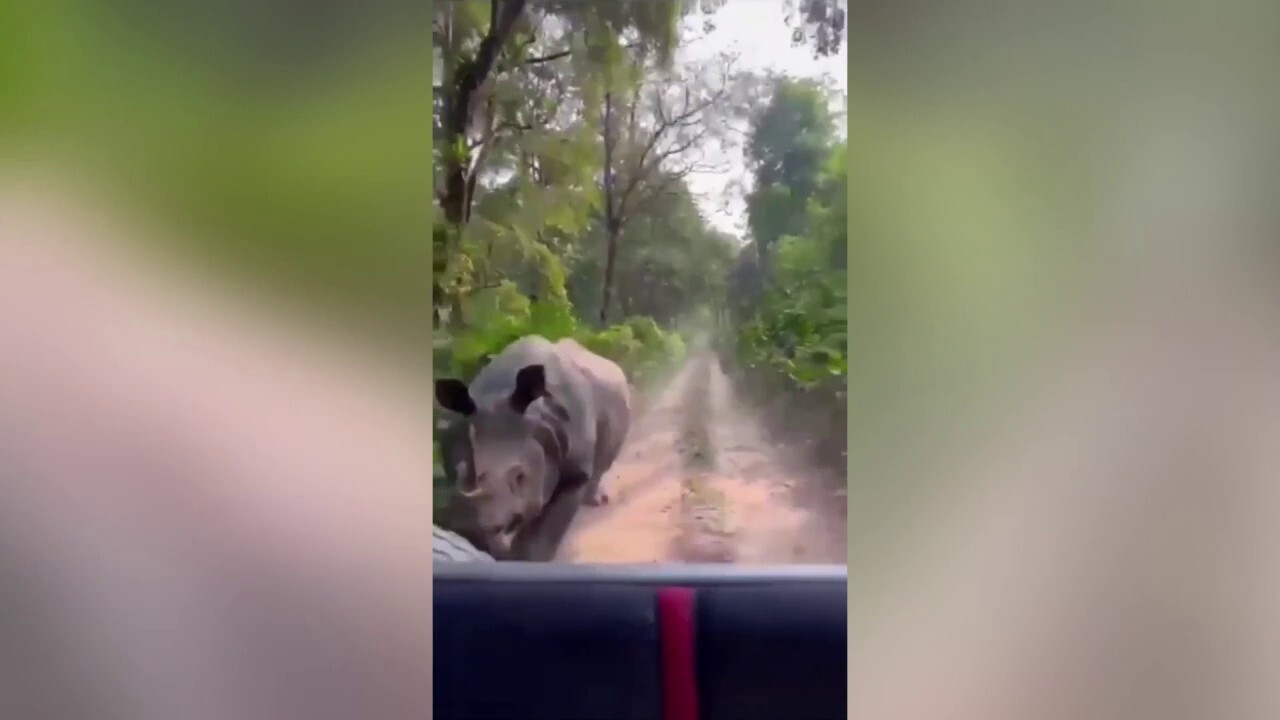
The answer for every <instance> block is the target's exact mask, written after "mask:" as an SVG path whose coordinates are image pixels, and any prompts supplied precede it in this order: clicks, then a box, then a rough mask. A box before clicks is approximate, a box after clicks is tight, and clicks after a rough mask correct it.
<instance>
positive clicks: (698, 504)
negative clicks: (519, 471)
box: [557, 349, 847, 564]
mask: <svg viewBox="0 0 1280 720" xmlns="http://www.w3.org/2000/svg"><path fill="white" fill-rule="evenodd" d="M602 487H603V488H604V490H605V491H606V492H607V493H609V495H610V503H609V504H608V505H605V506H602V507H598V508H583V510H582V512H581V513H580V514H579V516H578V518H577V519H576V520H575V522H574V526H573V528H572V529H571V530H570V531H569V535H568V537H567V538H566V539H565V542H564V545H563V546H562V548H561V550H560V555H559V557H558V558H557V560H558V561H560V562H582V563H657V562H719V563H740V564H774V563H785V564H796V563H844V562H845V560H846V557H847V549H846V529H845V517H846V512H845V497H844V491H843V484H842V483H841V482H840V481H839V479H838V478H834V477H831V476H830V473H826V472H820V471H816V470H812V469H805V468H804V467H803V464H801V463H799V462H797V461H796V459H795V458H794V457H791V453H790V452H789V451H788V450H787V449H786V448H784V447H780V446H777V445H775V444H773V443H772V442H770V440H769V439H768V438H767V437H766V435H765V432H764V430H763V427H762V424H761V423H760V422H759V419H758V418H757V417H755V416H754V414H753V413H752V412H751V410H750V409H749V408H746V407H744V406H743V405H742V404H741V403H739V402H738V401H737V400H736V398H735V397H734V393H733V389H732V386H731V384H730V381H729V379H728V377H726V375H725V373H724V370H723V369H722V368H721V367H720V364H719V362H718V360H717V359H716V357H715V355H714V354H713V353H711V352H710V351H708V350H704V349H701V350H696V351H695V352H694V353H693V354H692V355H691V357H690V359H689V360H688V362H686V364H685V365H684V366H683V367H682V368H681V369H680V370H679V371H678V372H677V373H676V374H675V375H674V377H673V378H672V379H671V381H670V382H669V383H668V384H667V385H666V387H665V388H664V389H663V390H662V391H661V392H659V393H657V394H656V396H654V397H653V398H651V399H649V402H648V403H647V411H646V412H644V413H643V415H642V416H641V417H640V418H639V419H638V420H637V422H636V423H635V425H634V426H633V427H632V430H631V433H630V437H629V439H628V441H627V445H626V447H624V448H623V451H622V456H621V457H620V458H619V459H618V461H617V463H616V464H615V465H614V467H613V469H612V470H610V472H609V474H608V475H607V476H606V477H605V480H604V483H603V485H602Z"/></svg>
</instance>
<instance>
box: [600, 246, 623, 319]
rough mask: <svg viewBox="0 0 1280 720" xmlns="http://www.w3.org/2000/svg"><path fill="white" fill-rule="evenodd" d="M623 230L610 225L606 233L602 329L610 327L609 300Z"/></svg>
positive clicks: (601, 299) (601, 300)
mask: <svg viewBox="0 0 1280 720" xmlns="http://www.w3.org/2000/svg"><path fill="white" fill-rule="evenodd" d="M621 231H622V228H621V227H620V226H619V225H618V224H617V223H613V222H611V223H609V225H608V232H606V233H605V238H606V239H605V242H606V245H605V249H604V284H603V288H602V290H601V292H600V327H602V328H604V327H608V326H609V300H610V298H611V296H612V295H613V272H614V270H615V269H616V268H617V265H618V235H619V234H620V233H621Z"/></svg>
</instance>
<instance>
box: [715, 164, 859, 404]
mask: <svg viewBox="0 0 1280 720" xmlns="http://www.w3.org/2000/svg"><path fill="white" fill-rule="evenodd" d="M844 154H845V149H844V147H843V146H839V147H837V148H836V149H835V151H834V152H833V153H832V155H831V157H830V159H829V160H828V166H827V169H826V172H825V173H824V174H823V175H822V176H821V177H820V178H819V188H818V191H817V193H816V195H817V196H816V197H815V198H814V199H812V200H810V202H809V205H808V212H807V214H806V216H805V218H804V220H803V222H802V225H803V227H806V228H808V229H809V234H807V235H804V236H794V235H788V236H784V237H783V238H782V239H781V240H780V241H779V242H778V244H777V248H776V251H775V253H774V255H773V259H772V263H771V265H770V269H771V274H770V277H769V278H768V285H767V289H766V291H765V295H764V298H763V301H762V302H761V303H760V305H759V306H758V307H757V308H756V310H755V313H754V315H753V316H751V318H750V319H749V320H747V321H746V322H745V323H744V324H743V325H742V327H741V328H740V329H739V333H738V342H737V348H736V349H737V353H738V357H739V360H740V361H741V362H742V364H743V365H744V366H745V367H747V368H749V369H756V370H765V371H767V372H768V373H770V374H774V375H777V376H779V377H782V378H786V380H787V381H788V382H789V383H791V384H793V385H794V386H795V387H797V388H800V389H802V390H806V391H807V390H812V389H815V388H818V387H821V388H826V389H828V390H829V391H830V392H832V393H840V394H841V395H842V394H843V393H844V391H845V383H846V376H847V374H848V369H849V362H848V349H847V337H848V310H847V307H848V299H847V298H848V294H847V283H848V280H847V273H846V271H845V266H844V262H843V257H844V255H843V253H844V248H845V245H846V230H845V224H844V218H845V217H846V206H847V201H846V196H847V188H848V182H847V176H846V174H845V168H846V163H845V161H844Z"/></svg>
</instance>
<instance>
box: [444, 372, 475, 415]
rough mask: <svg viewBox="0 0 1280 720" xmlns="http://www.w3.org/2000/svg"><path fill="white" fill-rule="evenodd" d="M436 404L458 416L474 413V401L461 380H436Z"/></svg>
mask: <svg viewBox="0 0 1280 720" xmlns="http://www.w3.org/2000/svg"><path fill="white" fill-rule="evenodd" d="M436 402H439V403H440V407H442V408H444V409H445V410H452V411H453V412H456V413H458V414H459V415H470V414H472V413H474V412H475V411H476V404H475V401H474V400H472V399H471V392H470V391H469V390H467V385H466V383H464V382H462V381H461V380H453V379H449V380H437V381H436Z"/></svg>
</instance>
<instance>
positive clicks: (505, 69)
mask: <svg viewBox="0 0 1280 720" xmlns="http://www.w3.org/2000/svg"><path fill="white" fill-rule="evenodd" d="M685 10H687V8H686V6H685V5H684V3H683V2H681V0H652V2H645V3H581V2H565V1H548V2H542V3H538V4H537V5H536V6H534V5H532V4H530V3H529V2H528V0H488V1H487V2H484V1H481V0H467V1H464V2H445V3H439V4H438V5H437V12H436V22H435V26H434V39H435V42H436V44H437V46H439V47H440V48H441V49H442V53H441V55H442V58H441V62H442V64H443V65H444V67H443V72H442V76H443V78H444V82H442V83H441V85H440V87H439V88H437V96H438V98H439V100H438V103H439V108H438V110H439V115H438V117H439V118H440V122H439V127H438V129H437V132H436V145H437V146H438V147H439V149H440V153H439V155H438V156H437V164H438V166H439V167H441V168H442V171H441V177H440V182H439V185H440V191H439V194H438V196H437V200H438V204H439V207H440V210H441V214H442V216H443V218H442V219H443V223H442V225H441V226H440V227H438V228H437V229H436V232H435V234H434V236H433V241H434V250H435V252H436V253H437V257H438V258H440V259H439V260H438V261H437V263H436V267H435V268H433V270H434V274H435V280H434V282H433V287H432V296H433V300H432V302H433V306H434V307H435V308H437V309H438V308H439V307H440V306H441V305H442V304H443V303H444V302H445V301H446V297H445V296H446V292H445V288H444V287H443V285H442V283H441V280H440V278H441V277H442V276H443V275H445V274H446V271H447V268H446V267H445V265H446V264H447V262H448V257H449V255H450V254H451V253H452V252H454V251H455V250H456V249H457V248H458V246H459V243H460V242H461V234H462V231H463V228H464V227H465V226H466V225H467V223H468V221H469V220H470V218H471V208H472V205H473V203H474V200H475V195H476V186H477V182H478V181H479V179H480V177H481V174H482V173H483V171H484V169H485V168H484V164H483V161H484V160H485V159H487V157H488V153H487V152H486V151H487V150H488V149H489V148H491V147H492V145H493V144H494V143H495V142H496V141H497V140H498V139H499V136H500V134H501V131H503V130H507V131H519V130H522V129H525V130H528V129H533V126H531V125H527V124H523V123H519V122H512V121H511V120H510V119H509V118H506V117H502V114H501V113H500V112H499V110H501V109H502V108H501V107H495V106H502V105H505V106H506V109H508V110H509V109H510V108H511V107H512V106H514V105H518V104H519V103H518V102H515V103H512V102H506V103H504V102H503V100H504V98H502V97H500V96H495V95H494V91H495V86H496V85H497V84H498V81H499V80H500V79H501V78H500V76H502V75H509V74H517V73H522V72H525V71H527V70H528V69H529V68H531V67H535V66H537V65H540V64H543V63H546V62H551V61H554V60H558V59H562V58H569V57H572V56H574V55H576V56H577V57H578V59H579V60H587V59H590V60H594V61H597V62H594V63H586V64H585V66H587V67H592V66H593V65H594V66H603V67H607V66H608V65H610V64H611V63H612V62H613V59H612V58H610V57H609V56H608V53H607V51H608V49H609V48H612V47H614V46H616V45H617V40H618V38H620V37H622V36H624V35H626V36H627V37H628V38H629V39H630V41H631V42H632V43H633V44H634V45H636V46H638V47H644V48H646V49H649V50H651V51H652V52H653V54H654V56H655V57H657V58H659V59H660V60H661V61H663V62H666V61H669V59H670V57H671V54H672V49H673V47H674V45H675V42H676V38H677V37H678V32H677V31H678V23H677V20H678V19H679V17H681V15H682V13H683V12H684V11H685ZM547 34H550V35H553V36H554V37H555V38H556V40H557V41H560V42H565V46H563V47H560V48H557V49H555V50H553V51H547V52H544V53H542V54H539V55H530V54H529V51H530V49H532V48H534V47H535V46H537V45H539V44H542V43H544V42H545V38H544V37H543V36H544V35H547ZM601 60H603V62H599V61H601ZM580 66H583V65H582V64H580ZM434 316H435V317H436V320H437V323H438V318H439V313H438V310H437V312H435V313H434Z"/></svg>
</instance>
